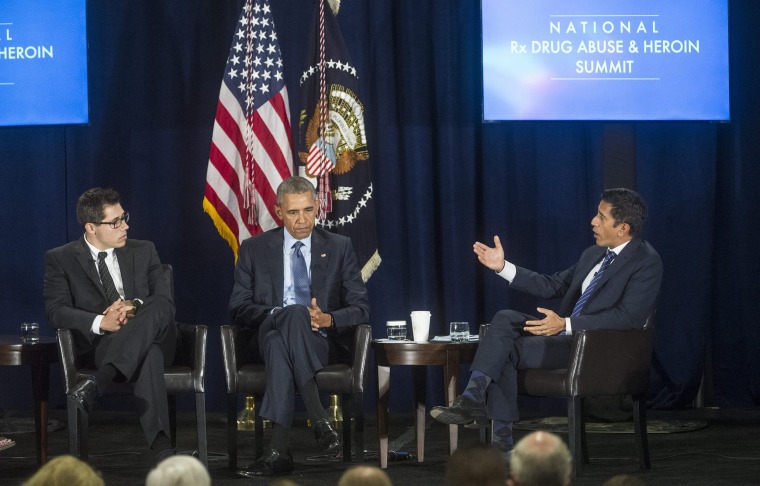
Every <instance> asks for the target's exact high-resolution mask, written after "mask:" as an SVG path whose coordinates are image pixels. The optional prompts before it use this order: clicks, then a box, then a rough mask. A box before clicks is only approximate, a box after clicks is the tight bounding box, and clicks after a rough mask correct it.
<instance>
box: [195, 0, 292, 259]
mask: <svg viewBox="0 0 760 486" xmlns="http://www.w3.org/2000/svg"><path fill="white" fill-rule="evenodd" d="M281 66H282V57H281V54H280V46H279V45H278V43H277V34H276V32H275V28H274V20H273V18H272V13H271V8H270V6H269V1H268V0H256V1H255V5H254V2H253V1H252V0H246V1H245V4H244V5H243V8H242V9H241V11H240V16H239V18H238V25H237V27H236V29H235V34H234V35H233V38H232V44H231V47H230V52H229V56H228V58H227V65H226V66H225V70H224V76H223V79H222V83H221V87H220V89H219V101H218V103H217V109H216V115H215V123H214V130H213V133H212V137H211V149H210V151H209V161H208V169H207V171H206V189H205V191H204V198H203V208H204V211H206V213H208V214H209V216H210V217H211V219H212V220H213V222H214V225H215V226H216V228H217V230H218V231H219V233H220V234H221V235H222V237H223V238H224V239H225V240H227V241H228V243H229V245H230V247H231V248H232V250H233V253H234V254H235V258H236V259H237V250H238V247H239V246H240V242H241V241H242V240H244V239H245V238H248V237H249V236H251V235H255V234H258V233H261V232H262V231H266V230H268V229H271V228H274V227H276V226H277V225H279V224H281V222H280V221H279V218H277V216H276V213H275V210H274V206H275V203H276V194H275V190H276V188H277V186H279V184H280V183H281V182H282V180H283V179H285V178H287V177H290V175H291V174H292V171H293V152H292V148H291V147H292V140H291V134H290V109H289V108H288V94H287V88H286V87H285V82H284V81H283V76H282V74H283V73H282V69H281ZM246 80H248V81H250V82H246ZM254 81H255V82H254Z"/></svg>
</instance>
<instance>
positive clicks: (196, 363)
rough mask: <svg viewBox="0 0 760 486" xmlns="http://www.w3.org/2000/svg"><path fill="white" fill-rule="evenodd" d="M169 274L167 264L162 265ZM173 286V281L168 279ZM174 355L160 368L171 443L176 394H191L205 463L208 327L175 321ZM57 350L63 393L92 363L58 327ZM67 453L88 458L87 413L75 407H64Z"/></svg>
mask: <svg viewBox="0 0 760 486" xmlns="http://www.w3.org/2000/svg"><path fill="white" fill-rule="evenodd" d="M164 268H165V269H166V271H167V272H169V274H170V278H171V266H169V265H164ZM172 289H173V281H172ZM177 330H178V343H177V354H176V357H175V359H174V363H173V364H172V366H170V367H168V368H167V369H166V370H165V371H164V379H165V380H166V391H167V394H168V398H169V421H170V423H169V427H170V431H171V436H172V446H174V447H176V437H177V402H176V395H178V394H180V393H194V394H195V414H196V428H197V432H198V456H199V459H200V460H201V461H203V463H204V464H208V445H207V441H206V398H205V391H206V386H205V374H206V336H207V334H208V328H207V327H206V326H204V325H190V324H181V323H177ZM57 334H58V352H59V354H60V357H61V363H62V365H63V366H62V368H63V383H64V388H65V391H66V393H67V394H68V393H69V391H70V390H73V389H74V388H75V387H76V385H77V383H78V382H79V381H81V380H83V379H85V378H87V377H89V376H92V375H93V374H94V373H95V368H94V366H93V364H92V363H86V362H84V360H83V359H82V357H78V356H77V355H76V353H75V350H74V336H73V334H72V332H71V330H69V329H58V331H57ZM129 390H130V385H127V384H116V383H114V384H113V386H112V387H111V388H110V389H109V390H108V392H109V393H128V392H129ZM67 411H68V427H69V453H70V454H72V455H75V456H78V457H80V458H82V459H83V460H87V457H88V449H89V448H88V440H87V435H88V434H87V431H88V416H87V414H86V413H83V412H82V411H81V410H79V409H78V408H76V407H71V406H68V408H67Z"/></svg>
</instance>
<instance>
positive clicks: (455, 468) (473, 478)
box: [446, 445, 507, 486]
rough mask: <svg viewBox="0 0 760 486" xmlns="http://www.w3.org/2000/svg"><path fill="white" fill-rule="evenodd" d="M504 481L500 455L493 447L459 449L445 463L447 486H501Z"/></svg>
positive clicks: (504, 474) (505, 476) (479, 446)
mask: <svg viewBox="0 0 760 486" xmlns="http://www.w3.org/2000/svg"><path fill="white" fill-rule="evenodd" d="M506 481H507V474H506V471H505V470H504V462H503V461H502V459H501V454H499V451H497V450H496V449H495V448H493V447H488V446H485V445H478V446H474V447H469V448H462V447H460V448H459V449H457V450H456V452H454V453H453V454H452V455H451V456H449V460H448V462H447V463H446V485H447V486H503V485H504V484H505V483H506Z"/></svg>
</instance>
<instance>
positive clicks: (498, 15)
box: [481, 0, 730, 121]
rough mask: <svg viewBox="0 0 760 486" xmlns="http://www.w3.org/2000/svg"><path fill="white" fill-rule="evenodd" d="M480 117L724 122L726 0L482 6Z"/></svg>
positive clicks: (533, 0) (485, 0)
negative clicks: (481, 98)
mask: <svg viewBox="0 0 760 486" xmlns="http://www.w3.org/2000/svg"><path fill="white" fill-rule="evenodd" d="M481 7H482V19H483V119H484V120H715V121H718V120H728V119H729V118H730V111H729V83H728V0H616V1H614V2H611V1H609V0H529V1H528V0H482V2H481Z"/></svg>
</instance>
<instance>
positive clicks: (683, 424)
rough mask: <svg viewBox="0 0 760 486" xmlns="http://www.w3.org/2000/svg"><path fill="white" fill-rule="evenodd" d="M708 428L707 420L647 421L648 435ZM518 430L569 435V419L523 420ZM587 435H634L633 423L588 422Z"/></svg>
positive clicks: (519, 423) (515, 426)
mask: <svg viewBox="0 0 760 486" xmlns="http://www.w3.org/2000/svg"><path fill="white" fill-rule="evenodd" d="M705 427H707V421H706V420H676V419H672V420H647V433H648V434H677V433H680V432H693V431H695V430H700V429H704V428H705ZM514 428H515V429H517V430H548V431H549V432H554V433H555V434H567V417H544V418H537V419H532V420H521V421H519V422H517V423H516V424H515V425H514ZM586 433H587V434H633V422H632V421H631V422H586Z"/></svg>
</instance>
